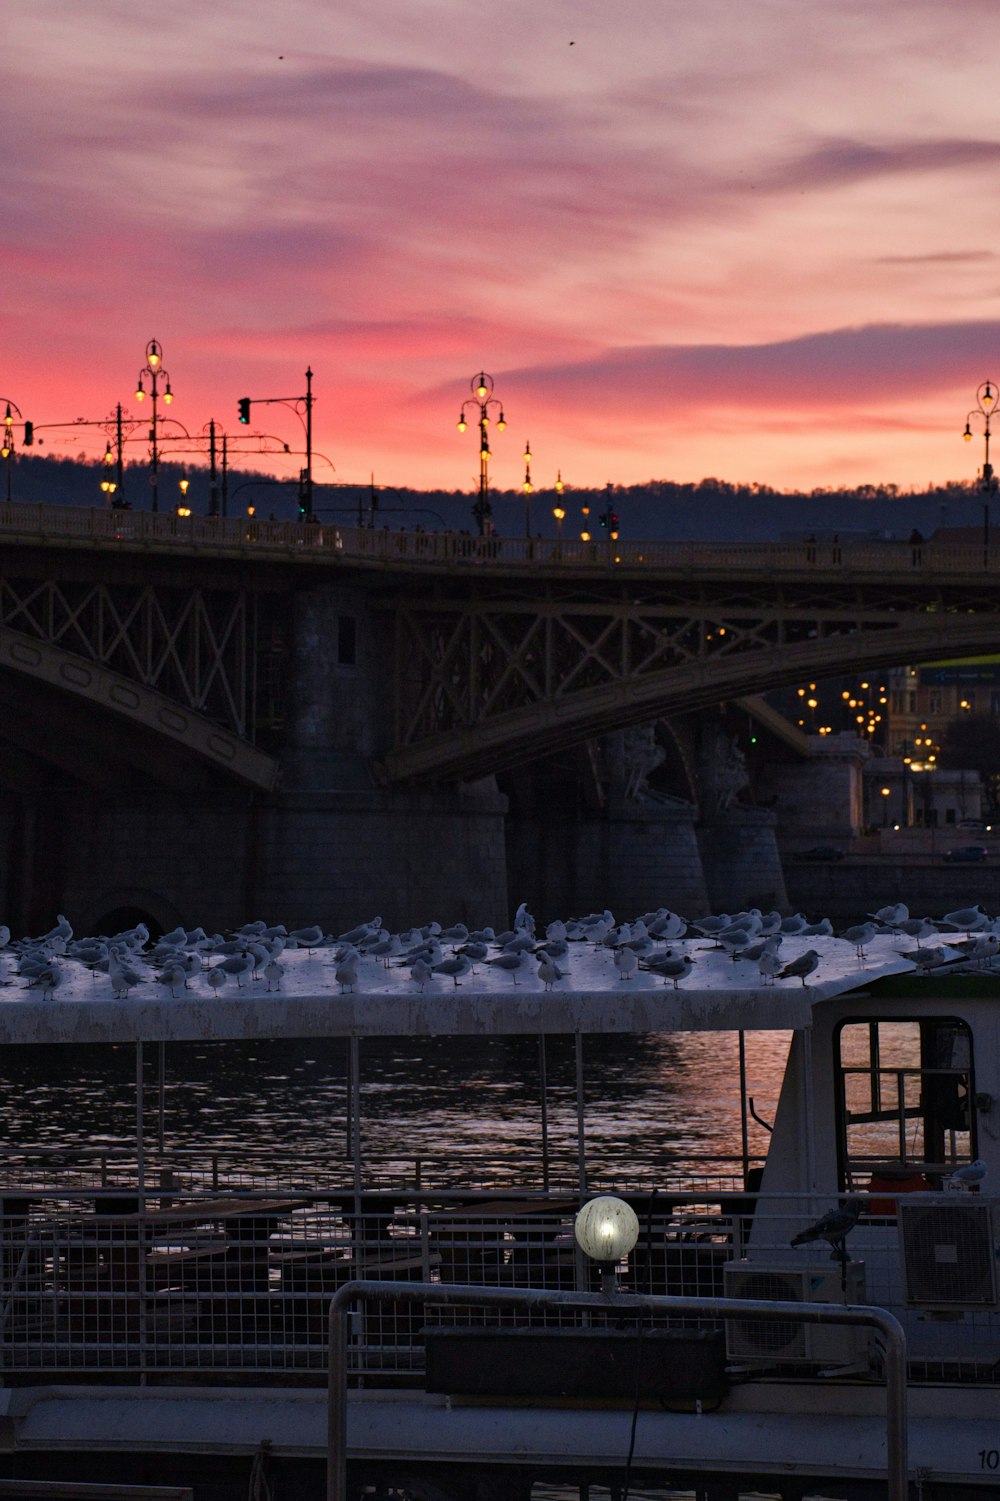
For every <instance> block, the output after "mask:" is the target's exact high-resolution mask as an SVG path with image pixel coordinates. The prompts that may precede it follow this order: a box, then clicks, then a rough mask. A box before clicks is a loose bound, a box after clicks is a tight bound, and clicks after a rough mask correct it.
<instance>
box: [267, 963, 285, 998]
mask: <svg viewBox="0 0 1000 1501" xmlns="http://www.w3.org/2000/svg"><path fill="white" fill-rule="evenodd" d="M281 973H282V971H281V965H280V964H279V963H278V961H277V959H269V960H268V961H267V963H266V964H265V965H264V979H265V980H266V981H267V988H268V990H280V989H281Z"/></svg>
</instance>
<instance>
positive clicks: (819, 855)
mask: <svg viewBox="0 0 1000 1501" xmlns="http://www.w3.org/2000/svg"><path fill="white" fill-rule="evenodd" d="M843 858H844V851H843V850H842V849H840V848H838V846H837V845H835V844H817V845H814V846H813V848H812V849H811V850H803V851H802V852H801V854H800V855H799V859H800V860H843Z"/></svg>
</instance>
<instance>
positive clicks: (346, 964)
mask: <svg viewBox="0 0 1000 1501" xmlns="http://www.w3.org/2000/svg"><path fill="white" fill-rule="evenodd" d="M359 957H360V956H359V955H358V951H357V949H350V950H349V951H348V952H347V953H346V954H345V955H344V957H343V958H342V959H341V961H340V963H339V964H338V965H337V967H336V969H335V970H334V977H335V979H336V981H337V984H338V985H339V986H340V993H341V995H343V993H344V991H345V990H350V991H351V992H352V993H353V991H354V987H355V985H356V984H357V983H358V963H359Z"/></svg>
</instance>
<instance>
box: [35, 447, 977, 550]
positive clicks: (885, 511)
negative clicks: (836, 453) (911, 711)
mask: <svg viewBox="0 0 1000 1501" xmlns="http://www.w3.org/2000/svg"><path fill="white" fill-rule="evenodd" d="M7 462H8V468H7V479H8V481H9V484H8V493H9V495H10V498H11V499H12V500H13V501H15V502H26V503H42V504H45V505H72V506H104V505H108V504H110V499H109V497H108V496H107V494H106V493H103V492H102V490H101V482H102V480H103V479H105V478H107V477H108V476H107V474H106V471H105V466H104V464H103V462H102V461H101V460H90V461H87V460H83V459H80V458H56V457H50V456H48V455H46V456H42V455H39V454H28V453H25V452H23V451H22V452H17V453H15V454H14V455H13V456H12V457H11V459H9V460H8V461H7ZM182 478H186V479H187V480H188V481H189V488H188V492H187V496H186V504H188V505H190V506H191V509H192V510H193V511H194V512H195V513H196V514H207V512H208V509H209V475H208V470H207V469H206V468H204V467H201V466H198V467H193V466H187V465H182V464H179V463H176V462H172V461H170V460H161V462H160V466H159V506H160V510H161V511H166V510H172V509H173V508H174V506H175V505H176V504H178V503H179V501H180V499H181V494H180V488H179V487H180V481H181V479H182ZM124 481H125V482H124V497H125V499H126V500H127V501H128V503H129V504H130V505H131V506H132V508H133V509H136V510H144V509H147V508H148V507H149V504H150V499H149V497H150V491H149V485H148V479H147V471H146V469H145V466H143V465H140V464H135V463H130V464H129V465H128V466H127V468H126V470H125V475H124ZM221 484H222V481H221V477H220V479H219V486H220V489H221ZM313 494H314V508H315V510H316V512H317V514H318V515H319V517H320V519H321V520H323V519H329V520H331V521H341V522H343V523H344V524H346V525H350V524H352V523H353V524H355V525H360V526H380V527H381V526H389V527H391V528H393V529H396V528H405V529H406V530H411V529H413V528H414V527H417V526H422V527H423V528H424V529H425V530H428V531H432V530H441V529H444V530H449V531H473V530H474V529H475V521H474V518H473V512H472V507H473V505H474V503H475V501H476V498H477V497H476V495H475V494H470V493H469V492H468V491H461V490H443V489H430V490H426V489H425V490H417V489H411V488H405V487H398V488H397V487H393V486H379V485H374V486H373V485H371V484H363V485H351V484H341V483H337V484H327V483H323V482H319V481H317V482H315V483H314V492H313ZM116 498H118V499H120V498H121V497H120V496H117V497H116ZM299 499H300V497H299V482H298V479H297V478H292V479H275V478H274V477H273V476H272V475H269V474H266V473H263V472H262V471H260V470H255V469H253V468H248V467H244V466H241V467H240V468H232V469H230V470H229V472H228V475H227V476H226V494H225V508H226V513H227V514H228V515H245V514H246V512H247V510H248V508H249V507H250V506H253V507H254V508H255V510H256V513H257V514H258V515H259V516H273V517H274V518H275V519H277V520H279V521H286V520H295V519H297V518H298V516H299ZM490 502H491V506H492V510H493V522H494V525H495V529H496V530H497V531H498V532H499V533H500V534H501V535H505V536H524V535H525V534H526V533H530V534H531V535H532V536H536V535H537V536H543V537H552V536H555V535H557V534H558V533H563V534H564V535H566V536H573V537H576V536H578V535H580V534H581V533H582V532H585V531H586V532H589V533H590V534H591V535H593V536H600V535H601V532H602V530H607V527H606V525H605V526H603V527H602V517H604V518H605V520H606V519H607V518H608V516H609V514H610V515H614V516H615V517H616V518H617V523H618V530H619V532H620V534H621V535H622V536H623V537H625V538H637V539H662V540H678V539H681V538H707V539H711V538H714V537H718V538H720V539H722V538H726V539H730V540H762V539H768V538H771V539H773V538H777V537H780V536H782V535H805V534H807V533H809V532H822V531H837V532H839V533H840V534H841V535H842V536H849V535H851V534H852V533H853V534H865V535H897V536H904V537H905V536H908V535H909V533H910V532H911V530H912V529H914V528H917V529H919V530H920V531H921V532H922V533H923V534H924V535H925V536H930V535H932V533H933V532H934V531H935V530H936V529H937V527H938V526H942V525H949V526H961V525H974V524H976V523H977V521H979V519H980V518H981V516H982V508H983V497H982V495H981V493H980V492H979V491H978V489H977V486H976V482H975V481H974V480H971V481H950V482H948V483H947V484H944V485H929V486H928V487H927V488H926V489H925V490H922V491H903V490H901V489H900V488H899V486H897V485H894V484H862V485H853V486H851V485H841V486H838V487H836V488H815V489H812V490H810V491H808V492H805V491H783V490H777V489H775V488H774V487H773V486H770V485H766V484H762V483H760V482H757V481H754V482H751V483H740V482H733V481H729V480H724V479H719V478H715V477H710V478H705V479H702V480H698V481H696V482H692V481H677V480H662V479H661V480H648V481H645V482H644V483H641V484H630V485H619V484H614V483H608V484H606V485H598V486H587V485H571V484H566V485H565V486H564V487H563V489H562V491H559V492H557V491H556V490H555V489H554V488H553V487H539V488H538V489H537V490H536V491H534V492H533V493H532V494H531V495H530V496H525V495H524V493H523V492H522V491H519V490H504V489H499V488H498V489H494V490H492V491H491V493H490ZM557 508H558V509H561V510H563V511H564V512H565V516H564V517H563V518H561V519H560V518H557V517H556V516H555V515H554V512H555V510H556V509H557Z"/></svg>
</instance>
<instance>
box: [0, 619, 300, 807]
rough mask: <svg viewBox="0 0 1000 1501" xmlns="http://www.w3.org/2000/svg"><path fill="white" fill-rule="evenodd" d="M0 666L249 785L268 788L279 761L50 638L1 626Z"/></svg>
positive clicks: (262, 788) (162, 696)
mask: <svg viewBox="0 0 1000 1501" xmlns="http://www.w3.org/2000/svg"><path fill="white" fill-rule="evenodd" d="M0 668H3V669H6V670H8V671H11V672H14V673H19V674H21V675H23V676H27V677H31V678H35V679H37V680H39V681H41V682H45V683H48V684H49V685H50V686H52V687H55V688H58V689H60V690H62V691H63V692H65V693H70V694H73V695H75V696H76V697H78V698H80V699H83V700H85V701H87V702H88V703H91V704H95V705H97V706H99V707H100V708H102V709H106V710H109V711H110V712H111V713H113V714H117V715H119V716H121V717H122V718H124V719H128V720H130V721H131V722H132V723H133V724H136V725H140V726H142V727H143V728H144V729H146V730H151V731H153V732H154V733H155V734H157V735H160V736H163V737H164V738H166V739H167V740H172V741H174V742H176V743H177V744H180V745H183V746H184V747H185V749H187V750H189V751H192V752H193V753H194V754H195V755H197V756H199V757H200V758H201V759H202V760H205V761H208V762H211V763H213V764H214V765H215V766H217V767H219V768H221V769H223V770H224V771H226V772H228V773H229V774H230V775H231V776H234V777H236V778H238V779H239V780H240V781H242V782H246V783H248V784H249V785H250V786H253V787H257V788H260V789H261V790H264V791H269V790H270V789H271V788H272V787H273V786H274V783H275V780H276V778H277V763H276V762H275V761H274V759H273V758H272V757H271V756H268V755H265V754H264V753H263V752H262V751H259V750H257V749H256V748H255V747H254V746H252V745H249V744H247V742H246V741H244V740H241V739H240V738H239V736H237V735H234V734H232V733H230V732H229V731H227V730H225V729H223V728H222V727H221V726H220V725H218V724H216V723H215V722H214V721H212V720H210V719H206V718H205V716H204V715H202V714H196V713H194V712H193V711H192V710H191V709H188V708H185V707H183V706H182V705H181V704H179V703H178V702H177V701H176V700H175V699H172V698H168V697H167V696H166V695H165V694H162V693H159V692H157V691H156V690H155V689H153V688H148V687H146V686H145V685H144V684H142V683H138V682H136V681H134V680H133V679H130V678H126V677H125V676H123V674H121V673H118V672H113V671H112V670H111V669H110V668H108V667H103V666H100V665H98V664H96V663H94V662H88V661H86V660H85V659H84V658H82V657H80V656H78V655H76V654H75V653H70V652H68V651H64V650H63V649H62V647H59V646H55V645H53V644H52V642H50V641H44V640H39V639H37V638H35V637H32V636H28V635H26V634H25V633H24V632H21V631H14V630H11V629H10V628H9V627H6V626H0Z"/></svg>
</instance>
